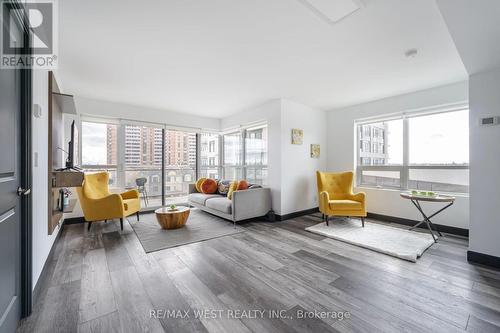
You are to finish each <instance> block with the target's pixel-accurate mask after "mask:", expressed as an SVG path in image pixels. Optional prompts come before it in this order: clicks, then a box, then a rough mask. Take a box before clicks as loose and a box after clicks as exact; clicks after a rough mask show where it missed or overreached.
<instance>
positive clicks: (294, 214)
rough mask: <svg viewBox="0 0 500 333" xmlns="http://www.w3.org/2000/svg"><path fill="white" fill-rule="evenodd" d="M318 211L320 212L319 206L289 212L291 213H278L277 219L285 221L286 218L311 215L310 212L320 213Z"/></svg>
mask: <svg viewBox="0 0 500 333" xmlns="http://www.w3.org/2000/svg"><path fill="white" fill-rule="evenodd" d="M318 212H319V208H318V207H315V208H310V209H306V210H300V211H298V212H293V213H289V214H285V215H278V214H276V221H285V220H289V219H293V218H296V217H300V216H304V215H310V214H314V213H318Z"/></svg>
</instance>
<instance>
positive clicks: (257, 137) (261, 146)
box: [245, 126, 267, 185]
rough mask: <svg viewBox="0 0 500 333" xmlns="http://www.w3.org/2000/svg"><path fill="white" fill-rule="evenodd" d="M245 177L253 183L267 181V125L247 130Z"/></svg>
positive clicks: (264, 182)
mask: <svg viewBox="0 0 500 333" xmlns="http://www.w3.org/2000/svg"><path fill="white" fill-rule="evenodd" d="M245 169H246V176H245V179H246V180H247V181H248V182H250V183H253V184H261V185H266V183H267V126H261V127H257V128H250V129H247V130H246V131H245Z"/></svg>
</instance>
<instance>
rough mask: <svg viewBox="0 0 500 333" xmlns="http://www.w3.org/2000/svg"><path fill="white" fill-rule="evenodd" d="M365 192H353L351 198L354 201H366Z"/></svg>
mask: <svg viewBox="0 0 500 333" xmlns="http://www.w3.org/2000/svg"><path fill="white" fill-rule="evenodd" d="M365 197H366V195H365V192H358V193H355V194H351V195H350V196H349V199H350V200H353V201H358V202H361V203H365Z"/></svg>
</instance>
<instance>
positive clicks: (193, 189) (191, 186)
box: [188, 183, 198, 194]
mask: <svg viewBox="0 0 500 333" xmlns="http://www.w3.org/2000/svg"><path fill="white" fill-rule="evenodd" d="M191 193H198V191H197V190H196V184H195V183H191V184H188V194H191Z"/></svg>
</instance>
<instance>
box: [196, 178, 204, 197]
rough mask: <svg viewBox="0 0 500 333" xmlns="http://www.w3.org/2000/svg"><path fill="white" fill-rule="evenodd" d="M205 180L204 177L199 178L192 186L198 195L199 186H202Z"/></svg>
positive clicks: (199, 191)
mask: <svg viewBox="0 0 500 333" xmlns="http://www.w3.org/2000/svg"><path fill="white" fill-rule="evenodd" d="M205 179H206V178H205V177H201V178H200V179H198V180H197V181H196V183H195V184H194V187H195V188H196V191H198V193H201V184H203V182H204V181H205Z"/></svg>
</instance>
